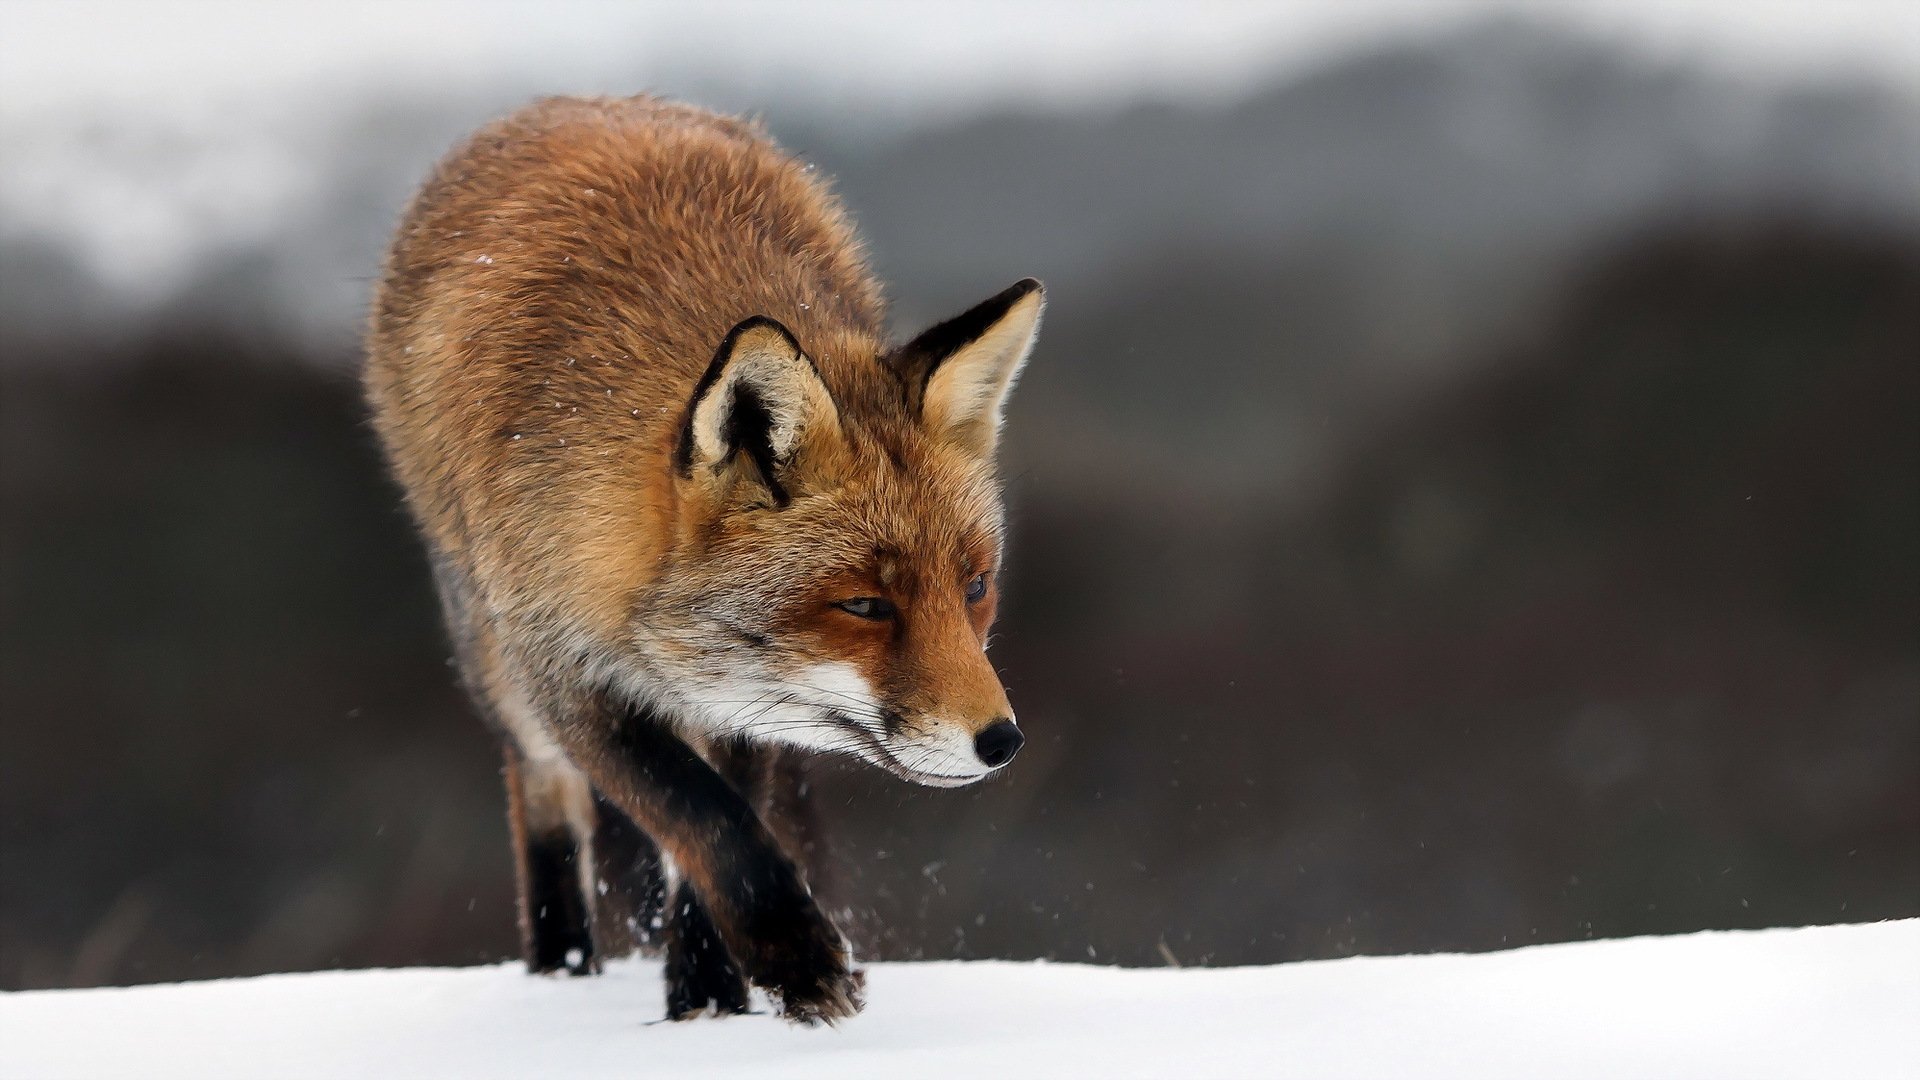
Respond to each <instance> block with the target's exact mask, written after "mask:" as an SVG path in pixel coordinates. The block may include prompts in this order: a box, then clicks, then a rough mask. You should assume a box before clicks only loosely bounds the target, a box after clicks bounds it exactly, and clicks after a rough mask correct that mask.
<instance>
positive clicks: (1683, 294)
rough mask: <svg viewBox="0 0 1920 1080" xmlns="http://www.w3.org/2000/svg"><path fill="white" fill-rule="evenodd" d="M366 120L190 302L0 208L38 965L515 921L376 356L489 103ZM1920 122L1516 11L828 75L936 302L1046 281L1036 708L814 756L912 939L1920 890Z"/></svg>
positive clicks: (190, 956) (854, 841)
mask: <svg viewBox="0 0 1920 1080" xmlns="http://www.w3.org/2000/svg"><path fill="white" fill-rule="evenodd" d="M338 107H339V108H340V109H342V110H344V111H345V112H346V113H349V114H351V115H350V118H349V119H347V120H340V119H338V118H337V117H336V118H335V121H334V122H332V123H328V124H316V125H313V126H312V127H311V128H310V129H294V128H289V129H288V130H287V131H285V132H282V133H280V134H279V135H276V136H274V137H276V138H278V137H281V136H282V135H283V136H284V138H285V140H286V141H285V144H284V145H282V144H279V143H272V144H267V145H269V147H273V146H277V147H279V149H280V150H281V151H284V152H285V154H286V155H287V160H288V161H290V162H292V163H294V164H295V165H299V164H300V163H302V162H305V163H308V164H311V165H313V166H314V170H315V171H314V172H313V177H314V178H315V179H314V182H313V183H312V185H311V190H312V192H313V195H312V198H311V199H310V200H309V201H307V202H299V201H294V202H292V203H289V210H288V212H287V213H286V214H285V215H284V216H283V217H278V218H275V219H274V220H273V221H272V227H271V229H270V230H269V231H268V232H267V233H265V234H262V235H256V236H254V237H253V238H252V239H250V240H246V241H245V242H239V241H236V242H234V243H232V244H229V245H225V246H222V245H218V244H214V245H212V246H208V247H204V248H201V249H194V250H195V252H197V253H191V252H189V253H183V254H182V255H181V257H180V259H179V260H178V265H177V266H174V267H172V268H171V269H170V271H169V273H168V275H167V276H166V280H165V281H163V282H159V283H154V287H153V288H152V289H151V290H149V291H147V292H146V293H143V294H142V295H141V297H140V298H137V299H132V298H130V294H125V293H124V292H122V291H117V290H119V288H120V287H119V286H117V285H114V284H111V283H109V282H108V281H105V280H97V279H96V278H95V276H94V275H93V274H92V273H91V272H90V271H89V270H88V269H87V267H86V264H85V262H84V260H83V259H82V258H81V256H80V255H79V254H78V253H77V251H78V249H77V248H76V247H75V246H74V245H73V244H72V243H71V242H70V241H71V238H67V240H62V238H61V237H60V236H59V235H58V234H57V233H55V232H50V231H46V230H40V231H36V229H35V228H33V227H32V226H33V225H34V223H33V222H31V221H24V220H16V219H11V218H10V219H9V220H8V221H7V222H6V224H7V226H8V227H7V228H6V229H4V230H0V742H4V745H5V746H6V747H7V751H6V752H5V753H4V754H0V850H3V851H4V858H0V986H27V985H61V984H86V983H93V982H100V981H125V980H141V979H163V978H177V977H187V976H205V975H218V974H232V973H240V972H252V971H266V970H284V969H294V968H302V967H315V966H326V965H333V964H342V963H344V964H402V963H420V962H442V963H444V962H463V961H469V960H473V959H476V958H479V957H497V956H504V955H506V954H507V953H508V952H510V951H511V949H512V947H513V944H512V943H513V936H512V927H511V911H510V903H511V892H510V868H509V865H508V860H507V851H506V843H505V837H504V821H503V811H502V806H501V795H500V792H499V790H498V787H499V785H498V781H497V777H496V775H495V770H496V767H497V763H496V760H495V756H494V749H493V747H492V745H491V744H490V742H489V740H488V737H487V736H486V735H485V734H484V733H483V731H482V729H481V728H480V726H479V725H478V724H477V723H475V722H473V721H472V720H471V718H470V717H469V716H468V714H467V712H466V709H465V706H464V704H463V703H462V701H461V700H460V698H459V696H458V694H457V693H456V691H455V689H454V687H453V684H452V678H451V673H450V672H449V671H448V670H447V668H446V666H445V653H446V650H445V646H444V644H443V642H442V641H441V638H440V632H439V630H438V628H437V622H436V610H435V607H434V604H433V600H432V597H431V595H430V593H429V591H428V585H427V575H426V573H425V568H424V565H423V562H422V559H421V558H420V555H419V552H418V550H417V546H416V544H415V542H414V541H413V539H412V538H411V536H410V535H409V531H408V528H407V523H406V521H405V519H404V517H403V515H402V514H401V512H400V508H399V502H398V498H397V495H396V493H395V492H394V491H393V490H392V489H391V487H390V486H389V485H388V484H387V482H386V481H385V479H384V478H383V476H382V475H381V469H380V465H379V462H378V457H377V455H376V454H375V453H374V449H373V444H372V439H371V436H370V433H369V432H368V430H367V429H366V425H365V423H364V420H363V415H362V410H361V408H360V406H359V404H358V401H357V392H356V390H355V389H354V386H353V382H352V379H351V377H350V375H349V374H348V373H349V372H350V371H351V369H352V366H353V364H354V359H355V352H354V347H353V345H352V344H351V337H352V333H353V330H352V328H353V326H354V325H355V323H356V321H357V319H358V315H359V306H360V304H361V303H362V301H363V298H364V294H365V291H366V289H367V279H368V278H369V277H370V276H371V275H372V273H373V271H374V266H375V262H376V260H377V252H378V248H379V245H380V243H381V242H382V241H383V239H384V233H385V230H386V228H387V227H388V225H389V223H390V221H391V220H392V217H393V215H394V214H395V213H396V212H397V207H398V205H399V204H400V201H401V199H402V198H403V197H404V195H405V192H406V191H407V189H408V188H409V187H410V186H411V185H412V184H413V183H414V182H415V181H416V180H417V179H418V176H419V175H420V173H421V171H422V170H423V169H424V168H425V165H426V163H427V161H429V160H430V159H431V158H432V157H433V156H434V155H435V154H437V153H438V152H439V150H440V149H441V148H442V147H443V146H445V145H446V144H447V143H448V142H450V141H451V140H452V138H453V137H454V136H455V135H456V134H457V133H458V132H459V131H460V130H462V129H464V128H466V127H468V126H470V125H471V124H472V123H474V122H477V121H478V120H480V119H482V118H483V113H482V112H481V111H477V110H476V109H474V108H473V107H472V105H471V103H467V104H462V103H460V102H457V101H454V100H452V99H450V100H449V101H445V102H440V103H437V104H432V105H427V104H420V103H395V104H392V105H384V106H383V107H382V108H381V109H379V110H371V111H369V110H358V107H357V106H355V105H353V104H352V103H339V104H338ZM492 109H493V107H492V106H491V105H489V106H488V107H487V109H486V110H485V111H492ZM356 110H358V111H356ZM1917 117H1920V113H1917V112H1916V110H1915V108H1914V106H1913V104H1912V103H1911V102H1904V101H1901V100H1899V99H1896V98H1894V97H1891V96H1889V95H1887V94H1885V93H1881V92H1879V91H1874V90H1869V89H1831V88H1829V89H1807V88H1793V87H1786V88H1782V87H1771V86H1760V85H1753V84H1749V83H1744V82H1741V81H1738V80H1734V79H1731V78H1726V77H1709V76H1704V75H1698V74H1692V73H1687V72H1682V71H1676V70H1671V69H1665V68H1658V67H1653V66H1649V65H1647V64H1643V63H1639V62H1634V61H1631V60H1627V59H1624V58H1621V57H1619V56H1616V55H1613V54H1611V53H1609V52H1607V51H1606V50H1604V49H1601V48H1598V47H1595V46H1592V45H1588V44H1584V43H1579V42H1569V41H1566V40H1564V39H1560V38H1555V37H1550V36H1545V35H1541V34H1539V33H1536V32H1533V31H1530V30H1527V29H1525V28H1524V27H1518V28H1517V27H1513V26H1506V25H1500V26H1492V27H1482V28H1480V29H1479V30H1477V31H1475V32H1473V33H1470V34H1465V35H1461V36H1459V37H1455V38H1448V39H1444V40H1441V41H1438V42H1430V43H1426V44H1421V45H1417V46H1416V45H1410V46H1407V47H1405V48H1400V49H1394V50H1390V51H1386V52H1382V53H1379V54H1376V55H1373V56H1370V57H1365V58H1361V59H1358V60H1355V61H1353V62H1350V63H1345V64H1340V65H1336V66H1334V67H1331V68H1329V69H1327V70H1326V71H1324V72H1322V73H1320V74H1318V75H1316V76H1314V77H1312V78H1309V79H1306V80H1304V81H1301V82H1298V83H1295V84H1291V85H1288V86H1284V87H1279V88H1276V89H1274V90H1272V91H1271V92H1268V93H1265V94H1262V95H1260V96H1258V97H1256V98H1254V99H1251V100H1249V101H1247V102H1244V103H1242V104H1240V105H1238V106H1234V107H1232V108H1227V109H1215V110H1197V109H1180V108H1173V107H1168V106H1160V107H1152V108H1136V109H1129V110H1124V111H1118V112H1114V113H1112V114H1109V115H1103V116H1081V117H998V118H987V119H981V120H979V121H976V122H971V123H967V124H963V125H959V126H956V127H950V128H945V129H942V130H938V131H925V132H917V133H915V132H908V133H900V134H879V133H876V132H874V131H871V130H869V131H863V130H862V129H861V127H860V120H859V118H857V117H854V118H834V119H833V120H832V121H831V122H829V120H828V119H826V118H821V117H813V116H804V115H799V114H788V113H783V112H781V111H780V110H779V109H777V108H776V109H774V110H773V111H772V112H771V113H770V122H771V124H772V126H773V128H774V129H775V130H776V132H778V133H779V134H780V135H781V137H782V139H783V140H784V141H785V142H786V143H787V144H788V145H791V146H796V147H802V148H805V149H806V150H807V151H808V153H809V154H810V155H811V156H812V157H813V158H814V159H815V160H817V161H819V162H820V163H821V164H822V166H823V168H825V169H827V170H828V171H830V172H833V173H835V174H836V175H838V176H839V177H840V178H841V183H842V188H843V190H844V191H845V192H846V194H847V197H848V199H849V201H850V203H851V204H852V205H853V207H854V208H855V210H856V212H857V213H858V215H859V217H860V218H861V220H862V222H863V223H864V225H865V228H866V230H867V231H868V233H869V234H870V235H871V237H872V239H873V243H874V248H875V252H876V257H877V260H878V262H879V263H880V264H881V266H882V267H883V269H884V270H885V272H886V273H887V274H888V276H889V278H890V281H891V283H892V285H893V286H894V289H895V294H896V297H897V299H898V305H899V311H900V315H901V321H902V322H903V323H904V324H913V323H916V322H920V321H924V320H925V319H927V318H931V317H935V316H937V315H942V314H947V313H949V311H950V309H957V308H958V307H959V306H961V305H963V304H965V303H967V302H970V301H972V300H975V299H978V297H979V296H981V295H985V294H986V293H987V292H990V291H991V290H993V289H995V288H997V287H999V286H1000V285H1002V284H1004V283H1005V281H1007V280H1010V279H1011V278H1013V277H1017V276H1019V275H1021V274H1024V273H1038V274H1040V275H1042V276H1044V277H1046V278H1047V279H1048V281H1049V285H1050V288H1051V294H1052V297H1053V303H1052V308H1051V310H1050V312H1049V315H1048V322H1047V327H1046V330H1045V333H1044V334H1043V344H1042V347H1041V350H1040V352H1039V354H1038V356H1037V358H1036V360H1035V363H1034V365H1033V367H1032V369H1031V372H1030V374H1029V375H1028V376H1027V378H1026V380H1025V381H1024V383H1023V385H1022V388H1021V391H1020V394H1019V395H1018V396H1017V398H1016V401H1015V404H1014V407H1013V411H1012V416H1011V417H1010V420H1009V438H1008V449H1007V476H1008V488H1009V496H1010V503H1011V509H1012V517H1013V533H1014V538H1013V551H1012V564H1011V575H1012V580H1011V582H1010V596H1009V604H1008V608H1007V615H1006V618H1005V621H1004V623H1003V624H1002V626H1001V629H1000V632H999V642H1000V643H999V644H998V645H997V646H996V650H995V656H996V659H997V661H998V662H999V663H1000V664H1001V665H1002V667H1003V669H1004V670H1005V672H1006V674H1007V678H1008V683H1009V687H1010V690H1011V693H1012V696H1013V699H1014V701H1015V703H1016V705H1017V706H1018V707H1019V709H1020V711H1021V716H1022V720H1023V723H1024V724H1025V725H1027V726H1028V727H1029V728H1030V732H1031V740H1032V741H1031V744H1030V746H1029V749H1028V750H1027V751H1026V752H1025V753H1024V754H1023V756H1022V758H1021V761H1020V763H1019V765H1018V766H1017V767H1016V768H1015V769H1014V770H1012V772H1011V774H1010V775H1009V776H1008V777H1007V778H1006V779H1005V780H1004V781H1002V782H996V783H994V784H992V785H990V786H989V787H987V788H985V789H983V790H979V791H967V792H923V791H916V790H910V789H906V788H903V787H901V786H900V785H897V784H894V783H892V782H891V781H887V780H884V779H880V778H876V777H872V776H869V775H866V774H864V773H860V772H857V771H854V770H850V769H847V768H844V767H833V766H829V767H826V768H824V769H823V778H822V791H823V792H824V793H825V797H824V802H825V804H826V805H827V806H828V807H829V808H830V809H831V811H832V813H833V814H834V815H835V816H836V817H838V818H839V819H840V823H841V825H842V827H843V840H842V843H841V845H840V850H841V853H842V855H843V856H844V862H845V871H846V880H845V882H844V886H845V888H844V892H845V895H844V897H843V898H842V899H843V900H844V901H845V902H846V903H847V904H848V905H850V906H853V907H855V908H857V909H858V911H857V914H858V921H859V922H860V924H861V926H862V927H863V928H864V933H865V937H866V938H867V939H868V940H869V941H870V942H871V943H872V944H873V945H874V946H875V947H876V948H877V949H879V950H881V951H882V952H884V953H885V954H887V955H962V956H987V955H1008V956H1031V955H1050V956H1057V957H1060V958H1063V959H1075V958H1087V957H1088V956H1093V957H1096V958H1099V959H1102V960H1115V961H1122V962H1128V963H1158V962H1162V960H1163V954H1162V951H1161V946H1162V944H1163V943H1164V945H1165V947H1166V949H1167V950H1169V951H1171V952H1172V953H1173V954H1174V955H1175V956H1176V957H1178V958H1179V959H1181V960H1182V962H1189V963H1191V962H1202V961H1204V962H1213V963H1236V962H1255V961H1265V960H1274V959H1290V958H1300V957H1311V956H1327V955H1339V954H1343V953H1347V952H1352V951H1385V950H1395V951H1398V950H1430V949H1443V948H1490V947H1496V946H1499V945H1501V944H1503V943H1514V942H1519V941H1523V940H1559V939H1567V938H1575V937H1582V936H1587V935H1589V934H1593V935H1612V934H1627V933H1644V932H1657V931H1676V930H1689V929H1696V928H1702V927H1733V926H1755V925H1768V924H1778V923H1804V922H1831V921H1840V920H1849V919H1870V918H1881V917H1888V916H1896V915H1915V914H1920V626H1916V619H1917V618H1920V572H1917V571H1916V569H1915V564H1914V560H1913V557H1912V555H1911V553H1912V552H1913V551H1915V550H1920V440H1916V439H1915V438H1914V435H1913V423H1912V417H1913V416H1915V415H1916V414H1917V413H1920V385H1917V384H1916V367H1915V365H1914V359H1915V358H1916V357H1920V329H1917V328H1916V317H1917V316H1916V313H1920V119H1917ZM843 119H844V121H845V122H844V123H843V122H841V121H842V120H843ZM95 134H96V136H97V139H96V143H97V147H96V148H98V147H106V148H107V150H106V151H102V153H105V154H107V156H109V157H110V156H111V153H110V151H111V148H112V147H113V145H114V143H113V137H114V136H113V134H112V133H111V132H96V133H95ZM263 138H264V136H263ZM25 145H31V144H25ZM175 151H176V152H190V151H181V150H180V149H179V148H178V147H175ZM263 152H264V151H263ZM164 160H165V159H161V160H160V164H164ZM148 164H154V162H151V161H150V162H148ZM153 173H154V181H153V183H154V184H155V185H156V186H158V185H161V184H163V183H164V181H163V179H162V178H163V177H165V176H167V175H169V174H168V172H167V170H166V169H165V168H160V167H157V166H156V167H155V168H154V170H153ZM212 232H213V230H211V229H210V230H209V234H211V233H212ZM145 255H146V257H152V255H153V253H151V252H148V253H145ZM189 256H191V257H189Z"/></svg>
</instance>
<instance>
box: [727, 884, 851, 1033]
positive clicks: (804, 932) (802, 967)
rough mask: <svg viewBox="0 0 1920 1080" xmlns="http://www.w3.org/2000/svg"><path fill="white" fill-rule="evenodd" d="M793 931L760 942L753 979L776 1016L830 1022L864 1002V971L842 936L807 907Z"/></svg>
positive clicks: (812, 1022)
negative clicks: (770, 1001) (771, 1003)
mask: <svg viewBox="0 0 1920 1080" xmlns="http://www.w3.org/2000/svg"><path fill="white" fill-rule="evenodd" d="M801 926H802V927H803V929H801V930H800V932H799V933H796V934H791V935H783V936H782V937H783V938H784V940H780V939H776V940H775V941H767V942H764V943H763V947H762V948H761V949H759V950H758V955H757V956H756V958H755V960H756V962H755V963H754V965H753V969H754V970H753V973H752V977H753V983H754V985H756V986H758V987H760V988H762V989H764V990H766V991H767V993H768V994H770V995H772V997H773V999H774V1002H775V1003H776V1004H778V1005H779V1006H780V1015H781V1016H783V1017H785V1018H786V1019H788V1020H790V1021H792V1022H793V1023H796V1024H806V1025H809V1026H811V1025H814V1024H832V1023H835V1022H836V1021H840V1020H845V1019H847V1018H848V1017H850V1016H853V1015H854V1014H855V1013H858V1012H859V1011H860V1010H861V1008H862V1007H863V1006H865V1005H866V985H867V975H866V972H864V971H860V970H858V969H856V968H854V967H853V964H852V960H853V957H852V956H851V954H850V953H849V952H848V951H847V943H846V939H845V938H843V937H841V936H840V931H838V930H836V929H835V928H834V926H833V924H832V923H831V922H829V921H827V919H826V917H825V916H824V915H821V914H820V913H819V912H818V911H817V910H813V909H812V906H811V905H808V917H806V918H804V919H803V920H802V921H801Z"/></svg>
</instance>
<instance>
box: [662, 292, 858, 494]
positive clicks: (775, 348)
mask: <svg viewBox="0 0 1920 1080" xmlns="http://www.w3.org/2000/svg"><path fill="white" fill-rule="evenodd" d="M838 430H839V410H838V409H836V408H835V407H834V403H833V395H832V394H830V393H828V391H827V385H826V383H824V382H821V381H820V373H819V371H817V370H816V369H815V368H814V366H813V361H811V360H809V359H807V356H806V354H805V353H803V352H801V351H800V343H799V342H797V341H795V340H794V338H793V334H791V333H790V332H788V330H787V328H786V327H784V326H782V325H780V324H779V323H778V322H776V321H774V320H772V319H769V318H767V317H765V316H755V317H753V318H751V319H748V320H747V321H746V322H743V323H741V324H740V325H738V326H736V327H734V328H733V329H732V330H731V331H730V332H728V334H727V337H726V340H725V341H723V342H721V343H720V349H719V351H718V352H716V353H714V356H713V362H712V363H711V364H709V365H707V372H706V374H705V375H702V376H701V377H700V383H699V385H697V386H696V387H694V391H693V403H692V406H691V407H690V408H689V409H688V412H687V426H686V428H685V429H684V430H683V431H681V433H680V445H679V448H678V451H677V453H676V463H677V464H678V465H679V467H680V472H681V475H683V476H689V477H690V476H692V475H694V473H695V471H696V470H699V469H703V468H704V469H711V470H713V471H715V472H722V471H725V470H727V469H730V468H734V467H736V466H738V467H741V468H743V469H746V470H748V472H749V473H752V472H757V474H758V475H757V477H756V479H757V480H758V481H759V482H760V483H761V484H763V485H764V486H765V487H766V488H767V490H768V491H769V492H770V493H771V495H772V497H773V502H774V504H775V505H776V506H784V505H786V503H787V502H788V500H789V498H790V497H791V495H790V492H789V490H788V487H789V485H788V483H787V480H788V476H789V472H790V469H791V466H792V465H793V464H794V460H795V458H796V456H797V455H798V454H799V453H800V451H801V450H802V448H803V447H804V446H806V445H807V444H810V443H814V442H817V441H819V440H821V439H825V438H828V437H831V435H832V433H834V432H837V431H838ZM740 459H744V461H742V460H740Z"/></svg>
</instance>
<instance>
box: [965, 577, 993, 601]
mask: <svg viewBox="0 0 1920 1080" xmlns="http://www.w3.org/2000/svg"><path fill="white" fill-rule="evenodd" d="M991 573H992V571H990V570H988V571H981V572H980V573H979V574H976V575H974V579H973V580H972V581H969V582H967V603H969V604H977V603H979V602H980V601H981V599H982V598H984V597H985V596H986V595H987V577H988V575H989V574H991Z"/></svg>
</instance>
